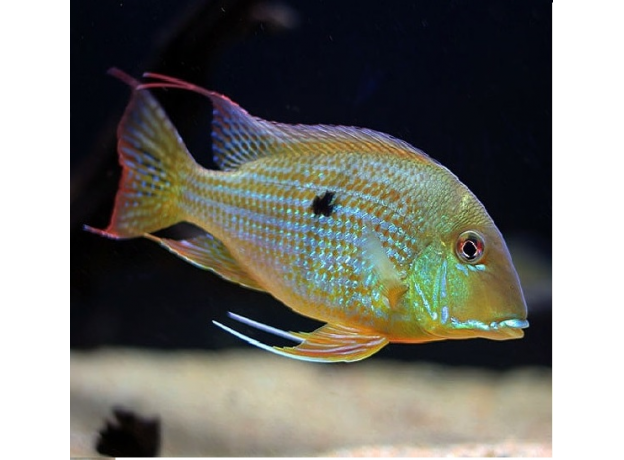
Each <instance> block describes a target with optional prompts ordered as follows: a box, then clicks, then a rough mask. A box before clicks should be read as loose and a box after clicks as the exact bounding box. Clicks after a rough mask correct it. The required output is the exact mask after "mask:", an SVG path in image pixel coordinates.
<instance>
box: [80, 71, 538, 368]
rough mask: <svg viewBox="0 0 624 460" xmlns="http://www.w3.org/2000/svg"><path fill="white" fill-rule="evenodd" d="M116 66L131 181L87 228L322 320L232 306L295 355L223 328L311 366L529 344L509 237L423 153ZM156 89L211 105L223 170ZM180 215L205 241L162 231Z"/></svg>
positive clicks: (124, 179) (121, 134) (122, 147)
mask: <svg viewBox="0 0 624 460" xmlns="http://www.w3.org/2000/svg"><path fill="white" fill-rule="evenodd" d="M109 73H110V74H112V75H113V76H115V77H117V78H119V79H120V80H122V81H123V82H125V83H126V84H128V85H129V86H130V87H131V90H132V93H131V97H130V101H129V103H128V105H127V107H126V109H125V112H124V114H123V116H122V118H121V121H120V122H119V125H118V129H117V137H118V145H117V150H118V158H119V163H120V165H121V167H122V174H121V179H120V183H119V188H118V191H117V194H116V197H115V205H114V209H113V212H112V216H111V219H110V223H109V225H108V226H107V227H106V228H105V229H97V228H94V227H90V226H85V228H86V229H87V230H89V231H91V232H94V233H96V234H99V235H102V236H105V237H108V238H113V239H127V238H136V237H142V238H147V239H149V240H152V241H154V242H156V243H157V244H159V245H160V246H162V247H164V248H165V249H166V250H168V251H170V252H171V253H173V254H175V255H176V256H178V257H180V258H182V259H184V260H186V261H187V262H189V263H191V264H193V265H195V266H197V267H199V268H202V269H205V270H209V271H212V272H214V273H216V274H217V275H219V276H221V277H222V278H224V279H226V280H228V281H231V282H233V283H237V284H239V285H241V286H244V287H247V288H249V289H254V290H258V291H263V292H267V293H269V294H271V295H272V296H273V297H275V298H276V299H278V300H279V301H281V302H282V303H283V304H284V305H286V306H288V307H289V308H290V309H292V310H293V311H295V312H297V313H299V314H301V315H303V316H306V317H309V318H313V319H315V320H318V321H320V322H322V323H324V325H322V326H321V327H319V328H318V329H316V330H314V331H312V332H295V331H283V330H280V329H277V328H274V327H271V326H269V325H266V324H262V323H260V322H256V321H254V320H252V319H250V318H246V317H244V316H241V315H238V314H236V313H233V312H228V314H229V317H230V318H231V319H232V320H233V321H236V322H238V323H241V324H242V325H245V326H248V327H251V328H255V329H258V330H260V331H263V332H267V333H270V334H273V335H275V336H278V337H282V338H285V339H287V340H290V341H292V342H293V345H292V346H271V345H269V344H266V343H263V342H260V341H258V340H256V339H254V338H252V337H250V336H248V335H245V334H243V333H242V332H240V331H238V330H236V329H234V327H230V326H227V325H225V324H223V323H221V322H218V321H213V324H214V325H215V326H218V327H219V328H221V329H223V330H224V331H227V332H229V333H231V334H233V335H235V336H236V337H239V338H240V339H242V340H244V341H246V342H247V343H249V344H251V345H254V346H257V347H259V348H261V349H264V350H267V351H270V352H272V353H276V354H278V355H281V356H286V357H289V358H295V359H299V360H303V361H310V362H354V361H360V360H362V359H365V358H368V357H370V356H371V355H373V354H375V353H376V352H378V351H379V350H381V349H382V348H384V347H385V346H386V345H388V344H390V343H407V344H418V343H426V342H432V341H440V340H449V339H450V340H457V339H470V338H487V339H493V340H507V339H516V338H521V337H523V335H524V331H523V329H525V328H527V327H528V326H529V323H528V320H527V307H526V302H525V299H524V295H523V291H522V287H521V285H520V281H519V278H518V275H517V273H516V270H515V268H514V264H513V261H512V259H511V256H510V254H509V251H508V249H507V246H506V244H505V241H504V238H503V236H502V234H501V232H500V231H499V230H498V228H497V227H496V225H495V224H494V221H493V220H492V218H491V217H490V216H489V214H488V213H487V211H486V209H485V207H484V206H483V205H482V204H481V202H480V201H479V200H478V199H477V198H476V196H475V195H474V194H473V193H472V192H471V191H470V190H469V189H468V188H467V187H466V186H465V185H464V184H463V183H462V182H460V180H459V179H458V178H457V177H456V176H455V175H454V174H453V173H452V172H451V171H449V170H448V169H447V168H446V167H444V166H443V165H442V164H440V163H439V162H438V161H436V160H434V159H433V158H432V157H430V156H429V155H427V154H426V153H425V152H423V151H421V150H419V149H417V148H415V147H413V146H411V145H410V144H408V143H407V142H404V141H402V140H399V139H397V138H395V137H393V136H390V135H388V134H384V133H381V132H378V131H374V130H371V129H366V128H358V127H345V126H336V125H322V124H320V125H303V124H285V123H278V122H273V121H267V120H264V119H262V118H259V117H256V116H253V115H250V114H249V113H248V112H247V111H245V110H244V109H243V108H242V107H240V106H239V105H237V104H236V103H234V102H233V101H231V100H230V99H229V98H227V97H226V96H224V95H221V94H219V93H217V92H214V91H209V90H207V89H204V88H202V87H199V86H197V85H195V84H192V83H189V82H185V81H183V80H180V79H177V78H174V77H169V76H166V75H161V74H157V73H149V72H147V73H144V74H143V78H144V80H143V81H138V80H136V79H134V78H133V77H131V76H129V75H128V74H126V73H124V72H123V71H121V70H119V69H111V70H110V71H109ZM159 89H167V90H185V91H192V92H195V93H197V94H199V95H201V96H204V97H206V98H208V99H209V101H210V103H211V105H212V108H213V110H212V120H211V121H210V125H209V126H207V127H206V133H209V134H210V142H209V145H207V149H208V150H210V149H211V151H212V156H213V159H214V162H215V163H216V165H217V166H218V169H208V168H204V167H202V166H201V165H200V164H198V163H197V162H196V160H195V159H194V157H193V156H192V155H191V154H190V152H189V151H188V150H187V148H186V146H185V143H184V140H183V139H182V138H181V136H180V135H179V134H178V132H177V130H176V128H175V126H174V125H173V123H172V122H171V120H170V119H169V117H168V116H167V114H166V112H165V110H164V108H163V107H162V106H161V105H160V103H159V102H158V100H157V99H156V97H155V96H154V95H153V93H154V90H159ZM182 222H186V223H190V224H193V225H195V226H196V227H198V228H199V229H201V233H200V234H198V235H195V236H192V237H189V238H184V239H174V238H165V237H161V236H157V234H156V233H158V232H159V230H162V229H164V228H168V227H171V226H173V225H176V224H179V223H182ZM173 288H175V287H174V286H172V289H173Z"/></svg>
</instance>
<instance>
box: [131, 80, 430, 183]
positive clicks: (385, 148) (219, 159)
mask: <svg viewBox="0 0 624 460" xmlns="http://www.w3.org/2000/svg"><path fill="white" fill-rule="evenodd" d="M143 76H144V77H147V78H152V79H155V80H157V81H155V82H150V83H143V84H141V85H139V86H138V88H137V89H149V88H177V89H185V90H188V91H195V92H197V93H199V94H202V95H204V96H206V97H208V98H209V99H210V101H211V102H212V105H213V111H212V115H213V119H212V149H213V156H214V161H215V163H216V164H217V165H218V166H219V167H220V168H221V169H223V170H226V171H227V170H232V169H236V168H238V167H239V166H240V165H242V164H244V163H247V162H249V161H253V160H257V159H259V158H263V157H266V156H269V155H276V154H285V153H286V154H287V153H288V152H290V151H293V150H295V148H296V149H297V151H299V152H302V153H304V152H306V151H307V152H310V153H313V154H318V153H322V152H323V151H334V152H335V151H340V152H345V153H366V152H383V153H385V154H388V155H399V156H410V157H412V158H418V159H421V160H423V161H425V162H434V163H437V162H436V161H435V160H433V159H432V158H431V157H429V156H428V155H427V154H426V153H425V152H423V151H421V150H419V149H417V148H415V147H413V146H412V145H410V144H408V143H407V142H405V141H402V140H400V139H397V138H395V137H393V136H390V135H388V134H384V133H381V132H378V131H373V130H371V129H365V128H357V127H352V126H334V125H289V124H285V123H276V122H272V121H267V120H263V119H262V118H258V117H255V116H253V115H250V114H249V113H248V112H247V111H246V110H245V109H243V108H242V107H240V106H239V105H238V104H236V103H235V102H233V101H231V100H230V99H229V98H227V97H226V96H223V95H221V94H219V93H215V92H214V91H208V90H206V89H204V88H202V87H200V86H197V85H194V84H192V83H188V82H185V81H183V80H179V79H177V78H173V77H168V76H166V75H161V74H156V73H150V72H148V73H145V74H143Z"/></svg>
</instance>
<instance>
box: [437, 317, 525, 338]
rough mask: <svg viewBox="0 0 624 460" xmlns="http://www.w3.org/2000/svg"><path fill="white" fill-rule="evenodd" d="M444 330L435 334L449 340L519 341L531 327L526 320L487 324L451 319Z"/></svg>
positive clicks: (514, 319)
mask: <svg viewBox="0 0 624 460" xmlns="http://www.w3.org/2000/svg"><path fill="white" fill-rule="evenodd" d="M449 319H450V321H448V322H447V324H446V325H445V327H444V329H442V330H440V331H439V333H437V334H435V335H438V336H443V337H445V338H447V339H455V338H456V339H460V338H469V337H474V338H477V337H482V338H486V339H491V340H509V339H519V338H521V337H523V336H524V331H523V329H526V328H527V327H529V322H528V321H527V320H526V319H520V318H508V319H504V320H500V321H492V322H490V323H485V322H483V321H478V320H474V319H468V320H465V321H460V320H459V319H457V318H454V317H451V318H449Z"/></svg>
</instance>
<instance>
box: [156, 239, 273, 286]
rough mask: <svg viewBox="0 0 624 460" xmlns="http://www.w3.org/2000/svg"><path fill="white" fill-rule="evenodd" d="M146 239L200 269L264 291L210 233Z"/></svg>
mask: <svg viewBox="0 0 624 460" xmlns="http://www.w3.org/2000/svg"><path fill="white" fill-rule="evenodd" d="M145 237H146V238H148V239H150V240H152V241H155V242H157V243H158V244H160V245H161V246H163V247H165V248H166V249H167V250H169V251H171V252H172V253H174V254H175V255H177V256H179V257H181V258H182V259H184V260H186V261H187V262H190V263H192V264H193V265H195V266H197V267H199V268H203V269H204V270H211V271H213V272H215V273H216V274H218V275H220V276H221V277H223V278H225V279H226V280H228V281H232V282H234V283H238V284H241V285H243V286H245V287H248V288H251V289H257V290H259V291H264V289H263V288H262V287H261V286H260V285H259V284H258V283H257V282H256V281H255V280H254V279H252V278H251V277H250V276H249V275H248V274H247V273H246V272H245V270H244V269H243V268H241V267H240V265H239V264H238V262H237V261H236V259H234V257H233V256H232V254H231V253H230V251H229V250H228V248H226V247H225V245H224V244H223V243H222V242H221V241H219V240H218V239H216V238H215V237H213V236H212V235H211V234H209V233H206V234H204V235H200V236H196V237H194V238H189V239H188V240H172V239H169V238H159V237H157V236H154V235H149V234H147V235H145Z"/></svg>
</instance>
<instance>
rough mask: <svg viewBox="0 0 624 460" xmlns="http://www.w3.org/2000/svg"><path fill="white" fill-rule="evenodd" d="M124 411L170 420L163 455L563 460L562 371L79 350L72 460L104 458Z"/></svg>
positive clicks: (74, 368)
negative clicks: (557, 389)
mask: <svg viewBox="0 0 624 460" xmlns="http://www.w3.org/2000/svg"><path fill="white" fill-rule="evenodd" d="M113 407H123V408H125V409H128V410H131V411H134V412H135V413H137V414H140V415H141V416H145V417H158V418H159V419H160V422H161V430H162V443H161V450H160V453H161V455H162V456H183V457H187V456H188V457H192V456H206V457H208V456H243V457H247V456H317V455H321V456H334V455H335V456H394V457H401V456H433V457H438V456H478V457H505V456H515V457H521V456H524V457H526V456H528V457H544V456H551V455H552V447H551V439H552V386H551V372H550V370H546V369H541V368H540V369H521V370H515V371H509V372H504V373H500V372H489V371H483V370H475V369H458V368H445V367H440V366H434V365H429V364H418V363H394V362H388V361H382V360H376V359H369V360H367V361H363V362H360V363H353V364H346V365H342V364H339V365H319V364H308V363H301V362H298V361H294V360H290V359H286V358H281V357H276V356H273V355H271V354H269V353H266V352H259V351H254V350H250V351H231V352H219V353H210V352H173V353H172V352H168V353H163V352H147V351H136V350H106V351H98V352H72V353H71V424H70V427H71V438H70V440H71V451H70V453H71V455H72V456H93V455H97V453H96V452H95V448H94V446H95V442H96V440H97V437H98V430H101V429H102V428H103V426H104V423H105V420H106V419H107V418H108V419H109V420H110V419H111V418H112V417H111V411H112V408H113Z"/></svg>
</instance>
